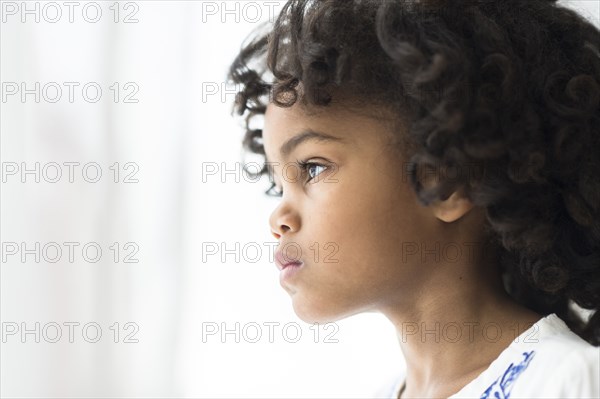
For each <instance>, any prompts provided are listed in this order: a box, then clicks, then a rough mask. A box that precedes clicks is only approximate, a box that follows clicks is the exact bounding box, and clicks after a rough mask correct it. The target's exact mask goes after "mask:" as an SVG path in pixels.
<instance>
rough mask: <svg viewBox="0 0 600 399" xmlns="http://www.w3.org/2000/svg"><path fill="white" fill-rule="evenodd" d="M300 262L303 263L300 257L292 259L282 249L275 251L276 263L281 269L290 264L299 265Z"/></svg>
mask: <svg viewBox="0 0 600 399" xmlns="http://www.w3.org/2000/svg"><path fill="white" fill-rule="evenodd" d="M300 263H302V261H301V260H300V259H292V258H290V257H289V256H285V255H284V253H283V252H281V251H277V252H276V253H275V264H276V265H277V268H278V269H279V270H283V269H285V268H286V267H288V266H289V265H297V264H300Z"/></svg>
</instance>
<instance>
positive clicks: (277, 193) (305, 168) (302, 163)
mask: <svg viewBox="0 0 600 399" xmlns="http://www.w3.org/2000/svg"><path fill="white" fill-rule="evenodd" d="M296 165H298V166H299V167H300V171H301V172H302V175H303V176H304V175H305V174H306V173H307V172H308V169H309V168H310V167H313V166H317V167H319V166H320V167H322V168H324V169H325V170H326V169H327V167H326V166H325V165H322V164H320V163H317V162H307V161H296ZM317 176H318V175H317ZM317 176H315V177H317ZM312 179H314V177H310V175H309V179H308V180H307V181H306V182H307V183H308V182H310V181H311V180H312ZM274 188H275V183H274V182H273V183H271V186H270V187H269V188H268V189H267V190H266V191H265V194H266V195H268V196H270V197H283V190H282V191H275V194H271V190H273V189H274Z"/></svg>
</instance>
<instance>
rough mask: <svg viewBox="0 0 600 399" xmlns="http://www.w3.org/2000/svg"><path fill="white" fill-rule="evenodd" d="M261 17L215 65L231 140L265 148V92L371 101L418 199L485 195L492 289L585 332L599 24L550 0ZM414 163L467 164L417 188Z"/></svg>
mask: <svg viewBox="0 0 600 399" xmlns="http://www.w3.org/2000/svg"><path fill="white" fill-rule="evenodd" d="M265 26H267V25H261V26H260V27H259V28H258V29H256V30H255V31H254V32H252V34H251V36H250V37H249V38H250V40H247V41H246V42H245V43H244V44H243V45H242V49H241V51H240V53H239V55H238V56H237V58H236V59H235V60H234V62H233V63H232V65H231V67H230V70H229V74H228V79H229V82H233V83H235V84H238V85H239V86H240V87H241V89H240V91H239V93H238V94H237V96H236V100H235V104H234V110H235V111H237V113H238V114H239V115H241V116H243V115H244V114H246V117H245V128H246V133H245V137H244V141H243V148H244V149H245V150H247V151H249V152H252V153H255V154H263V155H264V154H265V152H264V148H263V145H262V140H261V138H262V130H261V129H257V128H253V127H252V126H251V124H252V119H253V118H254V117H255V116H257V115H261V114H264V113H265V110H266V106H267V101H273V102H275V103H276V104H277V105H278V106H282V107H290V106H292V105H293V104H294V103H295V102H296V101H298V100H300V101H301V102H302V103H303V104H309V105H315V106H321V107H325V106H327V105H328V104H330V103H331V101H332V98H333V97H335V95H336V93H340V95H343V96H344V98H348V99H353V100H354V101H355V102H356V104H370V105H372V104H378V105H381V106H382V107H385V108H386V109H388V110H390V111H392V112H393V113H394V115H396V116H397V120H398V121H399V122H398V123H400V122H401V121H402V123H403V124H404V126H408V129H405V130H407V132H406V133H402V136H403V137H399V139H398V143H399V144H400V143H402V148H410V152H408V153H407V155H409V156H408V157H407V159H410V162H409V165H410V168H409V170H410V176H411V186H412V187H413V189H414V190H415V192H416V194H417V196H418V198H419V200H420V201H421V202H422V203H423V204H424V205H427V204H429V203H431V202H432V201H434V200H436V199H445V198H447V197H448V196H449V194H450V193H451V192H452V191H454V190H456V189H458V188H462V189H463V192H464V194H465V195H466V196H467V197H468V198H469V199H470V200H471V201H472V202H473V203H474V204H475V205H476V206H480V207H483V208H485V210H486V215H487V222H488V223H487V226H486V228H487V229H488V230H487V231H488V232H489V233H490V237H493V239H492V240H491V242H493V243H494V245H497V247H498V248H499V249H500V254H501V257H500V264H501V266H502V271H503V276H504V285H505V288H506V291H507V292H508V293H509V294H510V295H511V296H512V297H513V298H514V299H515V300H516V301H517V302H519V303H520V304H522V305H524V306H526V307H528V308H530V309H532V310H534V311H536V312H538V313H540V314H544V315H547V314H550V313H556V314H557V315H558V316H559V317H560V318H561V319H563V320H564V321H565V322H566V323H567V325H568V326H569V327H570V328H571V329H572V330H573V331H574V332H575V333H577V334H578V335H579V336H580V337H582V338H583V339H585V340H586V341H588V342H589V343H591V344H592V345H595V346H598V345H600V313H598V312H597V309H598V307H599V305H600V217H599V212H600V156H599V155H600V50H599V49H600V31H599V30H598V29H597V28H596V27H595V26H594V25H593V24H592V23H590V22H589V21H587V20H586V19H585V18H583V17H582V16H581V15H579V14H578V13H577V12H575V11H573V10H571V9H568V8H565V7H562V6H560V5H558V4H556V2H555V1H550V0H498V1H495V0H420V1H419V0H316V1H310V0H290V1H288V2H287V3H286V4H285V5H284V7H283V8H282V10H281V12H280V14H279V16H278V18H277V20H276V21H275V22H274V24H272V26H271V24H269V25H268V26H269V29H267V30H265V29H263V28H264V27H265ZM267 74H272V79H267ZM399 134H400V133H399ZM407 143H409V144H410V145H408V146H407V145H406V144H407ZM399 147H400V146H399ZM403 151H407V150H403ZM426 165H429V166H433V167H436V168H460V170H467V169H469V168H471V167H472V166H473V165H477V166H479V167H481V170H482V171H483V173H475V174H473V173H469V174H464V173H460V174H458V175H457V176H456V177H454V178H452V179H449V178H448V179H441V180H440V184H438V185H437V186H435V187H433V188H428V189H425V187H423V186H422V185H421V184H420V182H419V179H418V178H417V176H418V170H420V168H422V167H423V166H426ZM265 173H268V171H267V167H266V165H265V166H264V167H263V169H262V170H261V171H260V172H259V174H261V175H262V174H265ZM573 304H577V305H578V306H579V307H580V308H583V309H588V310H590V311H591V312H589V313H590V314H591V316H590V317H589V319H588V320H585V319H582V318H581V317H579V316H578V313H577V312H576V311H574V309H573Z"/></svg>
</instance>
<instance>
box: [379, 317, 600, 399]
mask: <svg viewBox="0 0 600 399" xmlns="http://www.w3.org/2000/svg"><path fill="white" fill-rule="evenodd" d="M404 378H405V373H401V374H400V375H398V376H396V377H395V378H394V379H393V380H392V381H390V383H389V384H388V385H387V386H385V387H383V389H380V390H379V391H378V392H377V393H376V396H375V397H377V398H397V397H398V393H399V391H400V389H401V387H402V385H403V383H404ZM449 398H481V399H483V398H490V399H508V398H513V399H515V398H528V399H533V398H561V399H562V398H600V347H595V346H593V345H591V344H589V343H588V342H586V341H585V340H583V339H582V338H580V337H579V336H578V335H577V334H575V333H574V332H573V331H571V330H570V329H569V327H568V326H567V325H566V324H565V322H564V321H562V320H561V319H560V318H559V317H558V316H557V315H556V313H552V314H549V315H548V316H545V317H543V318H541V319H540V320H538V321H537V322H536V323H535V324H533V325H532V326H531V327H530V328H529V329H527V330H526V331H524V332H523V333H522V334H521V335H519V336H518V337H517V338H515V339H514V340H513V341H512V342H511V344H510V345H509V346H508V347H507V348H506V349H504V351H502V353H500V355H499V356H498V357H497V358H496V359H495V360H494V361H493V362H492V363H491V364H490V365H489V367H488V368H487V369H486V370H485V371H483V372H482V373H481V374H479V376H477V377H476V378H475V379H474V380H472V381H471V382H469V383H468V384H467V385H465V386H464V387H463V388H462V389H461V390H459V391H458V392H456V393H455V394H453V395H451V396H450V397H449Z"/></svg>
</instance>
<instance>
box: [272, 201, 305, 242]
mask: <svg viewBox="0 0 600 399" xmlns="http://www.w3.org/2000/svg"><path fill="white" fill-rule="evenodd" d="M269 225H270V226H271V234H273V237H275V238H276V239H278V240H279V239H280V238H281V236H282V235H283V234H286V233H288V232H296V231H298V229H299V228H300V219H299V217H298V214H296V213H295V212H294V211H292V210H291V209H290V208H289V207H287V206H285V205H284V204H280V206H278V207H277V208H275V210H274V211H273V213H271V216H270V217H269Z"/></svg>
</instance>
